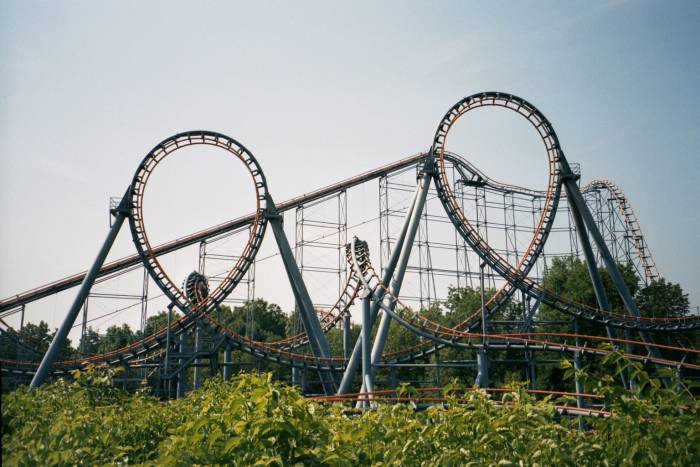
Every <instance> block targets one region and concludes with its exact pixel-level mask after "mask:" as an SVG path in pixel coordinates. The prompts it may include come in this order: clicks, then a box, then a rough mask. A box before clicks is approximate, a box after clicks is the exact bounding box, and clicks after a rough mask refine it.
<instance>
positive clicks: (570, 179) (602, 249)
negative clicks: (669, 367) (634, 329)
mask: <svg viewBox="0 0 700 467" xmlns="http://www.w3.org/2000/svg"><path fill="white" fill-rule="evenodd" d="M565 169H568V167H566V168H565ZM568 171H569V172H571V169H568ZM564 188H565V189H566V195H567V199H568V200H569V202H570V203H571V204H570V206H571V207H574V209H576V208H577V211H578V212H579V213H580V215H581V217H582V220H583V222H584V223H585V225H586V227H588V229H587V230H588V233H589V234H590V235H591V236H592V237H593V241H594V242H595V243H596V246H597V247H598V252H599V253H600V256H601V258H602V259H603V263H604V264H605V267H606V268H607V270H608V272H609V273H610V278H611V279H612V281H613V284H614V285H615V288H616V289H617V291H618V293H619V294H620V298H621V299H622V302H623V303H624V304H625V308H626V309H627V312H628V313H630V314H632V315H634V316H636V317H637V318H639V317H640V316H641V314H640V313H639V309H638V308H637V305H636V303H634V298H632V294H631V293H630V291H629V289H628V288H627V284H625V281H624V279H623V278H622V274H621V273H620V270H619V269H618V267H617V264H616V263H615V259H614V258H613V257H612V255H611V254H610V250H608V247H607V245H606V244H605V240H604V239H603V237H602V235H601V234H600V231H599V230H598V227H597V226H596V223H595V220H594V219H593V216H592V215H591V211H590V210H589V209H588V206H587V205H586V202H585V201H584V199H583V196H582V195H581V191H580V190H579V188H578V185H576V180H575V177H574V176H571V175H568V176H566V175H565V177H564ZM584 233H585V231H584ZM593 267H595V265H594V266H593ZM639 335H640V337H641V338H642V340H643V341H644V342H648V343H653V342H654V341H653V339H652V338H651V336H650V335H649V333H648V332H646V331H639ZM646 349H647V351H648V352H649V354H650V355H653V356H654V357H659V356H660V352H659V350H658V349H657V348H656V347H651V346H646Z"/></svg>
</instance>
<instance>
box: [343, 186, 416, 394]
mask: <svg viewBox="0 0 700 467" xmlns="http://www.w3.org/2000/svg"><path fill="white" fill-rule="evenodd" d="M420 192H421V185H420V183H418V184H416V191H414V193H413V198H412V199H411V203H410V204H409V206H408V210H407V211H406V218H405V219H404V222H403V226H402V227H401V231H400V232H399V235H398V237H396V243H395V244H394V251H393V252H392V253H391V258H389V263H388V264H387V266H386V268H385V269H384V276H383V277H382V284H384V286H385V287H386V286H387V285H389V281H390V280H391V278H392V276H393V275H394V270H395V269H396V264H397V263H398V261H399V254H400V253H401V247H402V246H403V242H404V239H405V238H406V231H407V230H408V224H409V221H410V220H411V215H412V213H413V208H414V206H415V204H416V200H417V199H418V196H419V194H420ZM384 295H385V291H384V289H383V288H381V287H378V288H377V290H375V292H374V297H372V307H371V309H370V320H369V321H370V326H372V325H374V321H375V320H376V319H377V315H378V314H379V302H380V301H381V300H382V299H383V298H384ZM361 356H362V334H361V333H360V336H358V338H357V340H356V341H355V346H354V347H353V349H352V354H351V355H350V359H349V360H348V362H347V364H346V366H345V373H343V379H342V381H341V382H340V387H339V388H338V394H347V393H348V392H350V388H351V386H352V379H353V376H354V375H355V373H356V372H357V369H358V367H359V366H360V360H361Z"/></svg>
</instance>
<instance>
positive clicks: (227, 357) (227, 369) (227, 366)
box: [224, 343, 233, 381]
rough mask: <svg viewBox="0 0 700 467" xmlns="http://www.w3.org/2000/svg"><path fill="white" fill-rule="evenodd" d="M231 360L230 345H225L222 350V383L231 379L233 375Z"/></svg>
mask: <svg viewBox="0 0 700 467" xmlns="http://www.w3.org/2000/svg"><path fill="white" fill-rule="evenodd" d="M232 363H233V360H232V359H231V344H229V343H227V344H226V348H225V349H224V381H228V380H229V379H231V375H232V374H233V366H232Z"/></svg>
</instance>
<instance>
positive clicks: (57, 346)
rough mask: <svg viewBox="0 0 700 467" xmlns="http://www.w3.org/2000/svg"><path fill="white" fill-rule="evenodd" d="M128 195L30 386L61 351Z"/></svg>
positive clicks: (116, 228)
mask: <svg viewBox="0 0 700 467" xmlns="http://www.w3.org/2000/svg"><path fill="white" fill-rule="evenodd" d="M128 195H129V191H128V190H127V192H126V193H125V194H124V196H123V197H122V200H121V202H120V203H119V206H118V207H117V208H116V209H113V210H112V215H113V216H114V222H113V223H112V226H111V227H110V229H109V233H108V234H107V238H106V239H105V241H104V243H103V244H102V248H100V251H99V253H98V254H97V258H95V261H94V262H93V263H92V266H91V267H90V270H89V271H88V273H87V274H86V275H85V279H84V280H83V283H82V285H81V286H80V290H78V294H77V295H76V296H75V300H73V304H72V305H71V307H70V308H69V309H68V313H67V314H66V317H65V318H64V319H63V322H62V323H61V327H60V328H59V329H58V331H57V332H56V334H55V335H54V337H53V339H52V340H51V345H50V346H49V349H48V350H47V351H46V353H45V354H44V358H42V360H41V363H40V364H39V368H38V369H37V370H36V373H35V374H34V377H33V378H32V382H31V384H30V385H29V387H30V388H36V387H37V386H40V385H41V384H42V383H43V382H44V381H45V380H46V377H47V376H48V374H49V371H50V370H51V366H53V363H54V362H55V361H56V358H57V357H58V354H59V353H60V351H61V347H62V346H63V343H64V342H65V341H66V338H67V337H68V333H69V332H70V330H71V328H72V327H73V324H75V320H76V318H77V317H78V315H79V314H80V309H81V308H82V307H83V303H84V302H85V299H86V298H87V296H88V294H89V293H90V289H91V288H92V285H93V284H94V283H95V279H96V278H97V274H98V273H99V272H100V269H101V268H102V265H103V264H104V262H105V259H107V255H108V254H109V250H111V248H112V245H113V244H114V239H115V238H117V234H118V233H119V230H120V229H121V227H122V225H123V224H124V220H125V219H126V218H127V217H128V216H129V196H128Z"/></svg>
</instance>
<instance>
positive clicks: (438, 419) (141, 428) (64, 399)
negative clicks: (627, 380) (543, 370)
mask: <svg viewBox="0 0 700 467" xmlns="http://www.w3.org/2000/svg"><path fill="white" fill-rule="evenodd" d="M606 363H607V364H609V365H613V366H617V367H618V369H620V370H622V369H623V368H625V369H626V370H627V371H628V372H629V374H630V376H633V377H634V379H635V380H636V381H637V386H636V389H635V390H634V391H633V392H627V391H624V390H623V389H621V388H619V387H616V386H614V385H613V384H612V379H610V380H606V379H605V378H602V379H597V380H596V381H588V382H587V383H588V384H589V386H593V387H594V388H593V390H594V392H597V393H598V394H601V395H603V396H604V397H605V399H604V400H605V404H606V408H607V409H608V410H611V411H612V412H613V416H611V417H610V418H606V419H602V418H601V419H587V420H586V422H587V427H586V429H585V430H580V429H579V428H578V423H577V420H575V419H569V418H565V417H564V418H562V417H561V416H560V415H558V414H557V412H556V410H555V407H554V404H555V403H562V401H555V400H553V399H551V398H545V399H539V400H536V399H535V398H534V397H532V396H531V395H530V394H529V393H527V391H525V390H524V389H523V387H522V386H519V385H516V386H514V387H513V390H512V392H508V393H504V394H502V395H500V396H499V398H498V399H494V398H492V397H490V396H489V395H487V394H486V393H484V392H482V391H476V390H471V391H467V392H464V391H456V390H455V389H459V388H457V387H456V386H454V385H453V386H451V387H450V388H449V390H446V391H445V395H444V397H445V398H446V399H447V404H445V405H435V406H432V407H430V408H428V409H426V410H416V408H415V407H414V406H413V405H411V404H395V405H379V406H378V407H375V408H373V409H372V410H368V411H361V410H357V409H354V408H349V407H348V406H343V405H330V404H325V403H319V402H315V401H313V400H310V399H306V398H304V397H303V396H302V395H301V394H300V393H299V392H298V390H297V389H296V388H293V387H289V386H285V385H282V384H280V383H276V382H273V380H272V378H271V376H270V375H269V374H266V375H255V374H245V373H241V374H239V375H238V376H236V377H235V378H233V379H232V380H231V381H227V382H224V381H222V380H221V379H218V378H214V379H211V380H209V381H208V382H207V383H206V385H205V387H204V388H203V389H202V390H200V391H193V392H191V393H189V394H188V395H187V396H186V397H184V398H182V399H179V400H175V401H167V402H163V401H159V400H157V399H155V398H153V397H150V396H148V395H147V394H144V393H137V394H128V393H126V392H123V391H121V390H120V389H117V388H115V387H114V386H113V384H112V378H113V376H114V372H113V371H112V370H105V371H101V370H97V369H94V368H91V369H87V370H86V371H82V372H77V373H76V374H75V378H74V381H73V382H71V383H68V382H65V381H59V382H57V383H55V384H52V385H47V386H43V387H41V388H39V389H38V390H36V391H28V390H27V389H19V390H17V391H15V392H13V393H10V394H6V395H3V397H2V430H3V433H2V461H3V464H5V465H32V464H33V465H47V464H71V465H74V464H109V463H128V464H137V463H141V464H147V465H191V464H229V465H252V464H255V465H294V464H298V465H370V464H371V465H572V466H573V465H603V464H607V465H683V466H686V465H697V464H698V463H699V462H700V452H699V450H700V414H699V412H698V404H697V403H696V402H695V401H694V400H693V399H692V396H690V395H689V393H687V392H683V391H682V390H678V387H672V388H671V389H665V388H664V387H663V385H662V384H661V383H660V382H659V381H657V380H654V379H652V378H649V376H648V375H647V374H646V373H644V371H643V370H642V368H641V366H639V365H634V364H630V363H629V362H626V361H625V360H624V359H623V358H622V357H621V356H620V355H618V354H614V353H613V354H611V356H610V357H609V358H608V359H607V362H606ZM565 366H567V367H568V368H567V373H568V374H569V376H571V377H573V376H577V377H579V378H583V379H585V378H586V375H585V373H583V372H578V374H576V375H575V372H574V371H573V369H572V368H570V365H565ZM669 379H670V380H671V381H672V386H673V385H674V384H677V381H675V380H674V379H673V375H669ZM400 391H401V393H402V394H408V393H410V392H411V391H410V388H402V389H401V390H400ZM569 402H570V401H569Z"/></svg>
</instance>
